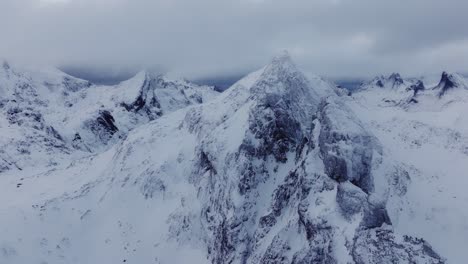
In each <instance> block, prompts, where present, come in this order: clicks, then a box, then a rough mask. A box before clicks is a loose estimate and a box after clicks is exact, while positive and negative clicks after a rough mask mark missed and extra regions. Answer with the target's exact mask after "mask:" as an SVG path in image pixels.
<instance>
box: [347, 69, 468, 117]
mask: <svg viewBox="0 0 468 264" xmlns="http://www.w3.org/2000/svg"><path fill="white" fill-rule="evenodd" d="M431 79H432V78H427V77H426V78H408V79H403V78H402V77H401V76H400V74H398V73H392V74H391V75H389V76H378V77H376V78H374V79H372V80H371V81H368V82H364V83H363V84H362V85H361V86H360V88H359V89H357V90H356V91H354V93H355V97H357V96H361V97H365V98H366V101H367V102H366V103H370V104H372V105H380V106H395V105H398V106H400V107H403V108H407V109H410V108H418V109H422V108H425V109H427V110H431V109H434V107H436V106H437V107H438V108H442V107H445V106H446V105H448V104H451V103H453V102H456V101H460V102H466V100H467V99H468V98H467V95H468V93H467V92H466V91H467V90H468V81H466V80H465V78H464V77H463V76H462V75H460V74H457V73H447V72H443V73H442V75H441V77H440V78H439V81H438V83H432V82H429V83H425V81H428V80H431Z"/></svg>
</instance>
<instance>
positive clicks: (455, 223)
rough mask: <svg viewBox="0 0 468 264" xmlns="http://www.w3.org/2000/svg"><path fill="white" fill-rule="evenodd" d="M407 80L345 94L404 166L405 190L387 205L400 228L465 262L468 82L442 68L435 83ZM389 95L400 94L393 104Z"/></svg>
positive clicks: (452, 260)
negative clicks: (398, 86) (391, 86)
mask: <svg viewBox="0 0 468 264" xmlns="http://www.w3.org/2000/svg"><path fill="white" fill-rule="evenodd" d="M405 82H407V83H408V84H407V85H406V88H405V87H402V89H400V90H391V89H382V88H381V87H375V86H374V87H372V86H368V87H366V89H362V90H360V91H358V92H356V93H354V94H353V96H352V97H349V98H344V99H347V103H348V105H349V106H350V107H351V108H352V109H353V110H354V112H355V113H356V114H357V115H358V116H359V117H360V118H361V120H362V121H363V122H364V123H365V124H366V127H368V128H369V129H370V131H371V132H372V133H373V134H374V135H375V136H376V137H377V138H378V139H379V140H380V142H381V143H382V145H383V146H384V147H385V148H386V152H387V155H386V156H387V157H388V158H391V159H393V160H395V161H396V162H399V163H401V164H402V165H403V167H404V168H405V169H404V170H405V171H406V172H405V173H404V174H405V175H406V176H405V177H406V178H407V182H408V187H407V188H406V190H405V195H402V196H397V195H390V196H389V200H388V203H387V209H388V212H389V215H390V219H392V223H393V226H394V227H395V230H397V231H399V232H403V233H406V234H410V235H414V236H418V237H423V238H425V239H426V240H427V241H429V242H430V243H431V245H433V246H434V248H435V249H437V251H438V253H440V254H441V255H443V256H444V257H446V258H447V260H448V263H464V262H466V259H467V254H466V252H465V248H466V246H467V245H468V224H467V223H468V207H467V206H466V203H467V202H468V194H467V192H466V190H465V186H466V185H467V184H468V182H467V180H466V179H467V175H468V174H467V171H468V117H467V115H466V113H467V111H468V85H467V81H466V80H465V79H464V78H463V77H462V76H461V75H458V74H453V73H452V74H450V73H446V72H444V73H443V74H442V76H441V77H440V81H439V82H438V83H435V84H430V83H429V84H428V85H424V84H423V83H422V81H421V80H414V79H413V80H410V81H408V80H406V81H405ZM406 90H409V91H408V94H407V97H404V96H402V94H403V93H402V91H406ZM389 98H395V100H394V101H392V102H387V100H389ZM397 98H398V99H397Z"/></svg>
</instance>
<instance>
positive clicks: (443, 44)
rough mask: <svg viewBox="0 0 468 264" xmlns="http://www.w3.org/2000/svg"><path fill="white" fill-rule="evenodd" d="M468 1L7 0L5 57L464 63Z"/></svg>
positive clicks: (177, 62)
mask: <svg viewBox="0 0 468 264" xmlns="http://www.w3.org/2000/svg"><path fill="white" fill-rule="evenodd" d="M466 10H468V1H464V0H446V1H440V0H411V1H408V0H394V1H376V0H290V1H284V0H237V1H234V0H231V1H229V0H198V1H191V0H1V1H0V24H1V25H2V27H1V29H0V33H1V34H0V57H3V58H6V59H8V60H15V61H21V62H23V63H41V64H53V65H56V66H61V67H74V68H92V69H106V70H108V71H114V72H119V71H127V70H128V71H132V70H137V69H141V68H150V69H156V70H158V71H167V72H170V73H172V74H176V75H182V76H184V77H187V78H204V77H208V76H218V75H236V74H239V73H242V72H247V71H250V70H252V69H255V68H257V67H259V66H261V65H263V64H264V63H266V62H267V61H268V60H269V59H270V58H271V57H272V56H273V55H274V54H276V53H278V52H279V51H280V50H284V49H287V50H288V51H289V52H290V53H291V55H292V56H293V58H294V60H295V61H296V62H297V63H298V64H299V65H300V66H301V67H302V68H303V69H305V70H306V71H308V72H311V73H316V74H320V75H325V76H328V77H353V76H356V77H367V76H372V75H375V74H380V73H386V72H392V71H399V72H402V73H403V74H406V75H419V74H425V73H435V72H439V71H442V70H450V71H458V72H468V27H467V26H466V25H468V16H466Z"/></svg>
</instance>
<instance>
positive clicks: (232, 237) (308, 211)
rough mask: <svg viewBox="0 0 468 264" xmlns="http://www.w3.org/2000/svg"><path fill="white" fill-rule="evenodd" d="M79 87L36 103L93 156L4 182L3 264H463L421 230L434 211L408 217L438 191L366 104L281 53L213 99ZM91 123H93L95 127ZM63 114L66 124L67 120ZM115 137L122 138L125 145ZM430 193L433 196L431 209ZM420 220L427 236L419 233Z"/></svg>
mask: <svg viewBox="0 0 468 264" xmlns="http://www.w3.org/2000/svg"><path fill="white" fill-rule="evenodd" d="M7 68H9V67H7ZM7 71H10V69H8V70H5V72H7ZM67 78H70V77H68V76H67ZM31 79H32V78H31ZM70 79H71V78H70ZM394 79H395V80H396V79H397V78H394ZM71 80H73V83H74V84H75V85H73V87H75V86H78V87H79V88H77V89H71V90H76V91H70V92H68V90H66V89H67V88H66V87H68V86H62V85H60V87H59V88H57V90H56V91H51V90H49V91H50V92H49V93H46V94H47V96H45V97H44V98H47V99H49V100H50V101H48V104H44V105H43V106H40V104H37V105H34V106H35V107H37V109H39V110H41V111H43V112H44V113H47V114H43V116H44V120H47V123H46V122H45V121H44V123H46V124H48V125H49V124H50V125H49V126H53V127H54V130H55V131H57V134H58V135H60V137H61V138H62V141H63V142H64V143H63V144H72V143H73V135H74V134H76V133H79V135H80V137H81V139H82V142H83V145H84V146H87V147H88V148H89V150H90V151H91V153H89V152H88V155H86V156H83V157H81V158H76V157H73V158H72V157H71V156H65V157H64V160H63V161H62V162H57V163H56V164H53V165H51V164H46V163H39V162H37V161H34V160H33V161H32V162H34V163H31V164H30V166H25V167H24V168H23V169H22V170H12V169H9V170H4V171H3V172H1V173H0V188H1V189H0V195H1V198H2V199H1V200H2V203H1V207H0V210H1V211H0V212H1V216H2V217H0V234H1V236H0V262H2V263H3V262H5V263H37V262H38V263H49V264H52V263H359V264H360V263H445V258H446V257H452V259H451V261H455V260H459V259H460V258H458V259H457V258H456V257H457V255H456V252H458V251H457V250H459V249H460V247H461V246H463V244H461V245H458V246H457V247H458V248H456V247H455V249H452V251H450V250H447V248H446V247H444V245H442V244H441V243H437V241H434V239H433V237H432V236H431V235H430V234H427V232H423V231H427V228H430V227H431V225H430V223H431V221H430V220H426V221H424V220H422V219H421V218H420V217H421V214H420V213H421V212H425V211H424V210H425V209H424V208H425V207H424V206H430V205H429V204H428V203H425V201H424V203H423V206H421V208H414V207H417V204H416V203H415V202H416V201H417V198H420V196H418V194H419V195H422V194H424V187H426V186H427V187H428V188H429V190H431V191H432V189H431V188H433V187H434V185H433V183H434V182H435V181H436V180H434V179H433V178H431V177H430V176H427V175H426V174H424V173H425V172H426V171H422V170H420V169H421V168H419V167H418V165H419V163H417V162H416V161H415V160H411V159H410V158H408V159H409V160H406V159H402V158H400V156H399V155H400V153H398V152H395V146H392V145H391V144H393V143H394V142H393V141H392V140H389V139H388V138H387V134H385V133H383V132H381V130H379V129H378V128H379V126H378V125H376V124H374V123H373V119H372V118H373V117H375V116H373V115H372V113H371V112H372V111H369V109H367V108H365V107H364V106H362V105H361V103H363V101H360V100H359V99H357V98H353V97H351V96H348V95H347V93H343V91H342V90H339V89H338V88H336V87H335V86H334V85H333V84H331V83H328V82H326V81H324V80H322V79H320V78H318V77H317V78H311V79H310V78H306V77H305V76H304V74H303V73H302V72H301V71H299V70H298V69H297V68H296V66H295V65H294V63H293V62H292V61H291V59H290V58H289V56H288V55H287V54H284V55H281V56H279V57H276V58H274V59H273V60H272V62H271V63H270V64H268V65H267V66H265V67H263V68H262V69H260V70H258V71H256V72H253V73H251V74H249V75H248V76H246V77H244V78H243V79H241V80H239V81H238V82H237V83H235V84H234V85H233V86H232V87H231V88H229V89H228V90H226V91H225V92H223V93H221V94H219V95H218V96H213V95H214V93H213V92H212V90H210V88H207V87H196V86H193V85H189V84H186V83H180V82H177V81H167V80H165V79H164V78H158V77H148V75H146V74H140V75H139V76H137V77H135V78H134V79H132V80H130V81H129V82H125V83H123V84H121V85H119V86H116V87H95V86H93V85H90V84H88V83H86V82H83V81H81V80H75V79H71ZM56 83H57V82H56ZM60 83H62V81H60ZM76 83H78V84H79V85H78V84H76ZM135 83H136V84H137V85H134V84H135ZM403 84H404V82H403ZM383 86H384V87H385V85H383ZM399 86H400V85H398V87H395V89H397V90H398V89H399ZM2 87H10V88H6V89H5V91H6V92H5V94H8V91H9V90H8V89H12V88H11V87H17V86H11V84H10V83H6V84H5V85H3V86H2ZM45 87H46V86H45ZM53 87H56V86H53ZM132 87H137V88H136V91H135V90H132ZM393 87H394V86H392V89H393ZM46 88H47V87H46ZM18 89H20V88H14V90H18ZM41 89H42V87H41V88H39V87H35V86H33V85H31V88H30V90H32V91H34V92H36V91H41ZM44 90H45V89H44ZM64 91H66V92H67V94H68V95H63V93H64ZM34 92H32V93H34ZM36 93H40V92H36ZM41 93H42V92H41ZM83 93H84V94H85V95H84V96H82V95H81V94H83ZM12 96H14V95H12ZM162 97H163V98H164V99H161V98H162ZM212 97H213V98H212ZM41 98H42V97H41ZM209 98H211V100H208V99H209ZM360 98H365V95H364V94H362V97H360ZM12 100H13V99H12ZM43 100H45V99H43ZM17 102H18V101H17ZM52 102H53V103H52ZM59 102H61V103H62V104H64V103H63V102H70V104H72V106H70V107H71V108H72V109H73V110H69V112H65V113H64V112H62V111H68V110H63V109H67V108H66V107H68V106H67V105H68V104H66V103H65V106H64V107H62V106H60V107H61V108H60V110H57V109H56V108H57V107H58V106H57V105H58V103H59ZM28 104H29V101H28ZM17 105H20V104H19V103H17ZM25 105H26V103H25ZM85 105H86V106H87V107H89V109H88V108H87V107H84V106H85ZM101 105H103V107H101ZM4 107H5V106H4ZM73 107H76V108H73ZM373 107H374V106H373ZM375 109H380V108H379V106H375ZM79 110H80V112H79V113H80V117H75V115H73V113H75V114H76V113H77V112H78V111H79ZM88 110H89V112H88ZM104 110H106V111H107V113H105V114H104V112H103V111H104ZM399 111H405V110H399ZM37 112H39V111H37ZM82 112H84V113H82ZM67 113H69V114H67ZM91 113H98V114H99V115H98V116H94V119H92V118H91V116H92V115H91ZM162 113H163V114H164V115H161V114H162ZM108 115H110V116H112V118H110V117H109V116H108ZM49 116H51V117H50V119H48V117H49ZM81 116H84V117H85V118H81ZM53 117H55V119H53ZM65 117H68V119H66V120H73V121H67V122H61V123H60V122H58V121H59V120H63V119H64V118H65ZM99 118H101V119H99ZM49 120H50V121H49ZM87 120H94V121H95V123H98V124H100V125H102V127H104V128H105V130H104V131H107V134H110V139H108V138H107V137H105V138H103V137H100V135H102V133H101V132H99V133H94V132H93V129H92V127H93V126H92V125H91V126H90V125H86V124H87V123H86V122H87ZM150 120H152V121H151V122H148V121H150ZM49 122H50V123H49ZM24 124H25V123H15V125H16V126H18V127H19V128H18V129H25V130H26V129H30V127H31V126H32V125H30V124H29V123H27V124H26V125H24ZM23 126H24V128H23ZM114 126H115V127H116V128H117V129H114V128H113V127H114ZM376 127H377V128H376ZM114 130H115V131H114ZM383 130H384V131H385V129H383ZM41 131H42V130H41ZM67 131H68V132H67ZM111 131H113V133H112V132H111ZM120 131H123V132H122V133H123V135H125V136H122V137H120V140H117V139H116V136H115V135H118V134H119V133H120ZM418 131H419V130H418ZM421 131H422V130H421ZM44 133H45V132H44ZM439 133H440V134H443V135H447V134H446V133H445V131H439ZM104 134H105V133H104ZM93 135H94V137H93ZM430 136H433V135H432V134H430ZM70 139H71V141H70ZM431 139H432V138H431ZM25 140H27V139H25ZM57 140H58V139H57ZM114 140H115V141H114ZM94 142H98V143H99V144H98V145H97V146H96V145H95V144H94ZM110 142H112V144H110ZM398 142H400V143H401V144H407V142H405V141H403V140H400V139H398ZM402 142H404V143H402ZM401 144H400V146H401ZM102 146H105V147H102ZM41 147H44V146H42V145H40V144H38V148H41ZM46 147H48V146H45V147H44V148H46ZM410 147H411V146H409V147H408V148H410ZM453 147H454V148H455V147H456V146H455V144H453ZM68 148H69V149H71V148H73V149H75V150H76V149H80V148H78V147H73V145H72V147H68ZM440 148H441V149H443V148H444V147H443V146H441V147H440ZM98 150H99V151H98ZM79 151H83V149H81V150H79ZM85 151H87V150H86V148H85ZM454 151H458V149H455V150H454ZM409 153H411V152H409ZM443 153H444V154H446V153H449V150H447V152H443ZM15 155H17V154H16V153H15ZM405 155H407V156H409V154H405ZM460 155H461V154H460ZM50 156H54V157H55V154H53V153H51V154H50ZM14 157H16V156H14ZM457 157H461V156H457ZM67 159H68V161H69V162H67ZM441 159H442V158H441ZM431 169H433V167H429V168H427V170H429V171H430V170H431ZM433 172H434V171H433ZM444 176H445V175H444ZM451 176H453V175H451ZM457 177H458V175H457ZM459 177H461V176H459ZM414 183H418V184H421V183H423V184H425V185H423V186H416V185H414ZM451 184H454V183H451ZM449 187H453V186H449V185H447V188H449ZM443 191H444V190H443ZM442 193H443V194H438V195H442V196H441V197H444V198H447V197H446V196H444V195H446V193H445V192H442ZM431 195H432V193H430V194H427V197H425V196H424V198H427V199H428V202H429V201H433V200H434V199H436V198H435V197H432V196H431ZM457 195H462V196H461V197H464V196H463V194H461V193H460V194H458V193H457ZM431 199H432V200H431ZM449 201H452V200H444V199H441V200H438V201H437V202H439V204H440V205H442V204H446V203H449ZM457 202H460V203H461V202H463V199H461V200H457ZM460 206H461V205H460V204H455V203H454V204H450V205H448V207H447V208H449V209H447V210H451V209H456V208H459V209H460ZM436 208H437V209H440V208H438V207H436ZM411 212H415V217H413V218H411V216H413V215H411ZM450 212H451V211H450ZM439 213H443V212H442V211H440V212H439V211H436V212H434V215H437V217H438V216H439ZM456 216H457V215H454V216H451V219H452V220H454V221H455V217H456ZM418 221H422V222H423V223H422V225H421V226H424V227H416V225H417V224H418ZM437 221H439V219H438V218H437ZM437 221H436V222H435V223H433V224H435V225H436V224H437V223H438V222H437ZM447 221H448V220H447ZM458 221H460V223H459V224H461V223H462V221H463V220H462V219H459V220H458ZM444 223H450V222H444ZM395 224H396V225H395ZM405 225H408V226H415V227H414V229H411V228H405ZM458 227H462V226H460V225H458V226H457V228H458ZM418 228H419V229H418ZM437 228H439V229H440V230H442V229H443V228H444V227H438V226H435V227H434V230H438V229H437ZM445 228H447V226H445ZM420 230H422V231H421V232H419V231H420ZM437 234H438V235H441V234H442V232H439V233H437ZM448 235H452V233H450V232H448V233H447V234H446V236H445V238H447V237H448ZM425 238H428V240H430V242H431V243H434V244H437V245H438V247H435V248H434V249H433V248H432V247H431V246H430V244H429V243H428V242H426V240H425ZM458 238H459V239H460V240H458V242H461V243H463V237H461V236H458ZM439 253H444V254H441V255H439Z"/></svg>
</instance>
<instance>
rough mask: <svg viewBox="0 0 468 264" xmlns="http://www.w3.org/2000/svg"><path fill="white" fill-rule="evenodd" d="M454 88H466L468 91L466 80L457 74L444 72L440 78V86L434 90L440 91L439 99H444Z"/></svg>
mask: <svg viewBox="0 0 468 264" xmlns="http://www.w3.org/2000/svg"><path fill="white" fill-rule="evenodd" d="M454 88H465V89H468V85H467V83H466V81H465V79H464V78H463V77H462V76H461V75H459V74H457V73H448V72H445V71H444V72H443V73H442V76H441V78H440V81H439V84H437V86H436V87H434V88H433V89H434V90H438V95H439V97H442V96H443V95H444V94H445V93H447V91H449V90H451V89H454Z"/></svg>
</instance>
